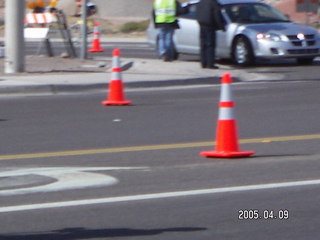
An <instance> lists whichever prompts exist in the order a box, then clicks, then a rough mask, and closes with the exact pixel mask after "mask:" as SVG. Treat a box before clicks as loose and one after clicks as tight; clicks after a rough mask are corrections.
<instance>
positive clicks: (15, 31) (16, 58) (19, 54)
mask: <svg viewBox="0 0 320 240" xmlns="http://www.w3.org/2000/svg"><path fill="white" fill-rule="evenodd" d="M24 16H25V1H24V0H6V2H5V66H4V67H5V73H9V74H10V73H18V72H24V68H25V52H24V49H25V47H24V30H23V29H24V26H23V24H24Z"/></svg>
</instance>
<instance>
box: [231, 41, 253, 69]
mask: <svg viewBox="0 0 320 240" xmlns="http://www.w3.org/2000/svg"><path fill="white" fill-rule="evenodd" d="M232 59H233V62H234V63H235V64H236V65H238V66H249V65H253V64H254V61H255V59H254V55H253V50H252V46H251V43H250V41H249V40H248V39H247V38H246V37H238V38H236V39H235V41H234V43H233V46H232Z"/></svg>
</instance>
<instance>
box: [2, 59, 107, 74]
mask: <svg viewBox="0 0 320 240" xmlns="http://www.w3.org/2000/svg"><path fill="white" fill-rule="evenodd" d="M25 64H26V65H25V70H26V72H25V73H19V74H17V75H26V74H55V73H66V74H68V73H74V72H88V73H90V72H105V71H107V70H108V68H109V67H110V62H109V61H96V60H93V59H87V60H81V59H78V58H72V59H71V58H61V57H47V56H42V55H39V56H36V55H34V56H27V57H26V59H25ZM3 74H4V58H0V75H3Z"/></svg>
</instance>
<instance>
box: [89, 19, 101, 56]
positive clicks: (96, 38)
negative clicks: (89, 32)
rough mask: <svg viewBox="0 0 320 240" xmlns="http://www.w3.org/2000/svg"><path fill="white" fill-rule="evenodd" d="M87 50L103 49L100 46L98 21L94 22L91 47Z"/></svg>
mask: <svg viewBox="0 0 320 240" xmlns="http://www.w3.org/2000/svg"><path fill="white" fill-rule="evenodd" d="M89 52H104V49H103V48H102V47H101V46H100V29H99V23H95V24H94V29H93V40H92V47H91V48H90V49H89Z"/></svg>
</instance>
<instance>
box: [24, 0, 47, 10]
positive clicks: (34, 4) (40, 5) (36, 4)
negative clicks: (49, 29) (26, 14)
mask: <svg viewBox="0 0 320 240" xmlns="http://www.w3.org/2000/svg"><path fill="white" fill-rule="evenodd" d="M27 7H28V8H30V9H32V12H33V13H43V12H44V11H45V4H44V2H43V0H37V1H30V2H28V3H27Z"/></svg>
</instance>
